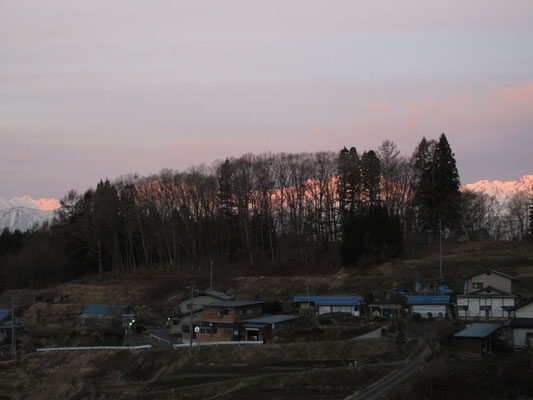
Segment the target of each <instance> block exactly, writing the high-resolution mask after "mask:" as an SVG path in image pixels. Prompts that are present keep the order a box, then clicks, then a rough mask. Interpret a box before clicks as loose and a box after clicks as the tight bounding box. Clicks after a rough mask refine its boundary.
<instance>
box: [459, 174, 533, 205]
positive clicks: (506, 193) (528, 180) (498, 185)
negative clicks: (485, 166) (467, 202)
mask: <svg viewBox="0 0 533 400" xmlns="http://www.w3.org/2000/svg"><path fill="white" fill-rule="evenodd" d="M462 189H466V190H471V191H473V192H478V193H485V194H488V195H489V196H494V197H496V199H497V200H498V201H499V202H500V203H504V202H505V201H506V200H507V199H508V198H509V197H510V196H512V195H513V194H515V193H516V192H519V191H526V192H528V193H533V175H524V176H523V177H521V178H520V179H518V180H516V181H506V182H502V181H488V180H482V181H478V182H475V183H470V184H468V185H465V186H463V187H462Z"/></svg>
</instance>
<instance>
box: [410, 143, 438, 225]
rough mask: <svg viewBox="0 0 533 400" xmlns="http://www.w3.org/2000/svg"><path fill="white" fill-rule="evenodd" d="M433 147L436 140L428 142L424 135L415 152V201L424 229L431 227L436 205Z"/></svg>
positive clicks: (420, 223)
mask: <svg viewBox="0 0 533 400" xmlns="http://www.w3.org/2000/svg"><path fill="white" fill-rule="evenodd" d="M432 147H434V142H428V141H427V140H426V138H425V137H423V138H422V140H421V141H420V143H419V145H418V147H417V148H416V150H415V153H414V154H413V158H414V169H415V172H414V174H415V177H414V181H415V196H414V203H415V205H416V207H417V209H418V220H419V226H420V227H421V228H422V229H429V228H431V223H432V214H433V209H434V207H435V183H434V182H435V180H434V175H433V172H434V171H433V150H432Z"/></svg>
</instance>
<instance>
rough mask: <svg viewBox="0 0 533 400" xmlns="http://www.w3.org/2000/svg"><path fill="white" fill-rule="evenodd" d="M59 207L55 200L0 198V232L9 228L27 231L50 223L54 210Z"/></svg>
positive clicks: (26, 197)
mask: <svg viewBox="0 0 533 400" xmlns="http://www.w3.org/2000/svg"><path fill="white" fill-rule="evenodd" d="M59 207H61V204H59V202H58V201H57V200H56V199H46V198H43V199H39V200H34V199H32V198H31V197H30V196H23V197H14V198H12V199H11V200H7V199H4V198H2V197H0V230H3V229H4V228H6V227H7V228H9V229H10V230H11V231H15V230H16V229H18V230H20V231H27V230H28V229H31V228H33V227H34V226H35V225H41V224H42V223H43V222H46V221H51V220H52V219H53V218H54V214H55V212H54V210H57V209H58V208H59Z"/></svg>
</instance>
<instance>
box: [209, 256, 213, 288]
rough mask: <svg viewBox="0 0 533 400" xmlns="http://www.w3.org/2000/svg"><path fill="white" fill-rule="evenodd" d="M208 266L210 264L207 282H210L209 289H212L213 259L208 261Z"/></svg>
mask: <svg viewBox="0 0 533 400" xmlns="http://www.w3.org/2000/svg"><path fill="white" fill-rule="evenodd" d="M209 266H210V269H209V271H210V273H209V282H210V285H209V287H210V288H211V290H213V260H211V261H209Z"/></svg>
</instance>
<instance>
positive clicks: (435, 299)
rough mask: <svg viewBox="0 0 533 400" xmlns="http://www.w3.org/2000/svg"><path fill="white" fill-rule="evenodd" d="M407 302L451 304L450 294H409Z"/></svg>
mask: <svg viewBox="0 0 533 400" xmlns="http://www.w3.org/2000/svg"><path fill="white" fill-rule="evenodd" d="M407 304H450V296H449V295H439V296H437V295H422V296H409V297H408V298H407Z"/></svg>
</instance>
